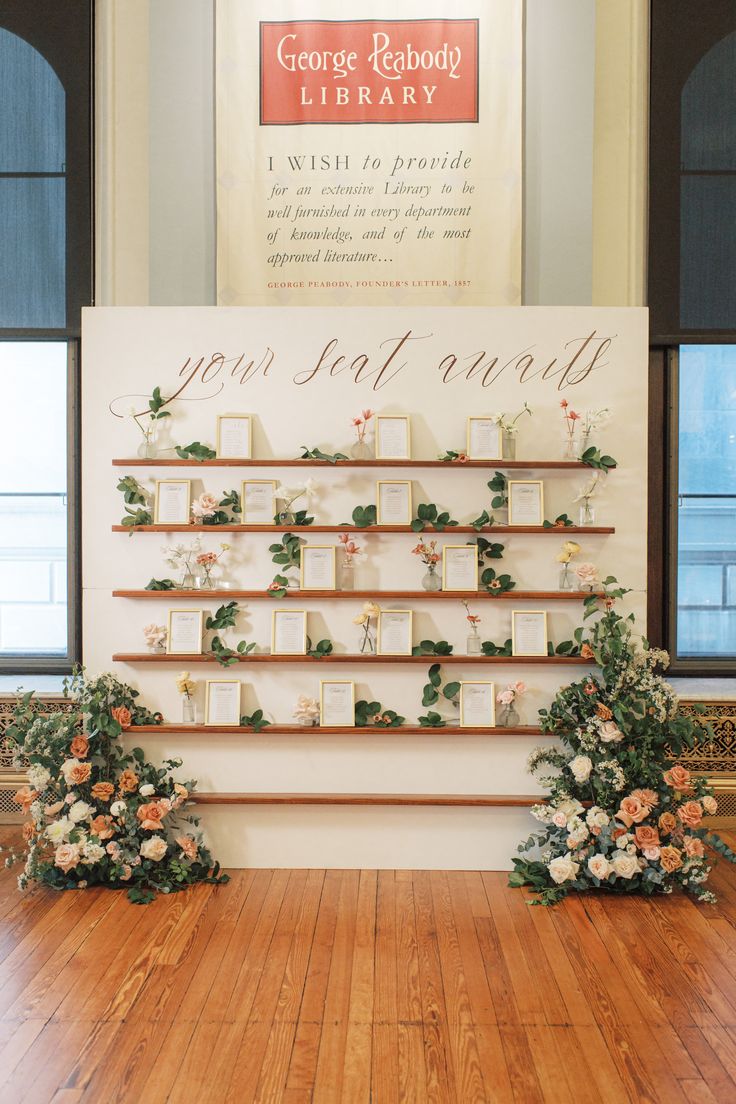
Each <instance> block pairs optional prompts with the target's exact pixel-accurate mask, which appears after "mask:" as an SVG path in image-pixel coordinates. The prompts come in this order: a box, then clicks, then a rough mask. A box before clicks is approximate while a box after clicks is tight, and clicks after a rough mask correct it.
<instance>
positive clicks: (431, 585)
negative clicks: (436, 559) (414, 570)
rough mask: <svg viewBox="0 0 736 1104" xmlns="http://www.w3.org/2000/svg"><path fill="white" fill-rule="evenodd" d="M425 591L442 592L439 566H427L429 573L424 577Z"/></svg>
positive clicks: (423, 585)
mask: <svg viewBox="0 0 736 1104" xmlns="http://www.w3.org/2000/svg"><path fill="white" fill-rule="evenodd" d="M422 587H423V589H424V590H429V591H433V590H442V580H441V579H440V577H439V575H438V574H437V564H427V572H426V574H425V575H423V576H422Z"/></svg>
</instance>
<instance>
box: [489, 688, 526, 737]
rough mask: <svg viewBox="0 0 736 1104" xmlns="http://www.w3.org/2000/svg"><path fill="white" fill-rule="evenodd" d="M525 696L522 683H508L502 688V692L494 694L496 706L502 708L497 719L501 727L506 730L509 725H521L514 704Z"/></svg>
mask: <svg viewBox="0 0 736 1104" xmlns="http://www.w3.org/2000/svg"><path fill="white" fill-rule="evenodd" d="M524 694H526V683H524V682H509V683H508V684H507V685H506V686H504V688H503V690H499V692H498V694H496V702H497V703H498V705H500V706H503V709H502V711H501V715H500V717H499V718H498V723H499V725H500V726H501V727H505V728H508V727H509V726H511V725H518V724H520V723H521V718H520V716H519V713H518V711H517V709H516V702H517V700H518V699H519V698H521V697H522V696H523V695H524Z"/></svg>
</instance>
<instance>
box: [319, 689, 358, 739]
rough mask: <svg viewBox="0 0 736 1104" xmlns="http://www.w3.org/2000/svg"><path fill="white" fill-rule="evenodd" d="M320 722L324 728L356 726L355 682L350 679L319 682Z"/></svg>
mask: <svg viewBox="0 0 736 1104" xmlns="http://www.w3.org/2000/svg"><path fill="white" fill-rule="evenodd" d="M319 723H320V724H321V725H322V726H323V727H324V728H355V683H354V682H351V681H349V680H348V679H336V680H335V681H334V682H327V681H322V682H320V684H319Z"/></svg>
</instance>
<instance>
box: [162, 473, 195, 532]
mask: <svg viewBox="0 0 736 1104" xmlns="http://www.w3.org/2000/svg"><path fill="white" fill-rule="evenodd" d="M161 487H185V488H186V495H185V502H186V510H184V511H182V512H181V513H180V515H179V520H177V521H175V520H173V519H172V518H168V517H167V518H165V519H163V520H162V519H161ZM191 509H192V481H191V479H157V480H156V497H155V499H154V503H153V524H154V525H188V524H189V521H190V517H189V515H190V513H191Z"/></svg>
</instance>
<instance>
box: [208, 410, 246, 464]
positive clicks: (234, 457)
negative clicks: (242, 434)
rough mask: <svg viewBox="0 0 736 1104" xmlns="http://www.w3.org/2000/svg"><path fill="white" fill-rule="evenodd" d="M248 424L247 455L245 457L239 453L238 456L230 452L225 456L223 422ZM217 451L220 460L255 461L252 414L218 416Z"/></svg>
mask: <svg viewBox="0 0 736 1104" xmlns="http://www.w3.org/2000/svg"><path fill="white" fill-rule="evenodd" d="M228 421H231V422H236V421H237V422H247V423H248V445H247V450H248V451H247V453H246V454H245V455H243V454H242V453H238V454H237V455H236V454H235V453H232V452H228V454H227V455H226V456H223V452H222V425H223V422H228ZM215 451H216V452H217V457H218V459H224V460H252V459H253V415H252V414H218V415H217V429H216V440H215Z"/></svg>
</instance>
